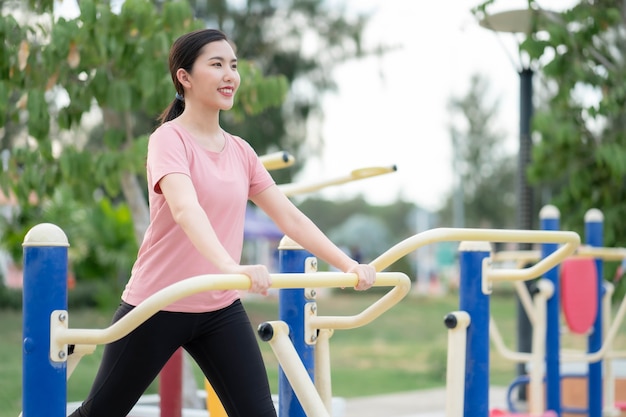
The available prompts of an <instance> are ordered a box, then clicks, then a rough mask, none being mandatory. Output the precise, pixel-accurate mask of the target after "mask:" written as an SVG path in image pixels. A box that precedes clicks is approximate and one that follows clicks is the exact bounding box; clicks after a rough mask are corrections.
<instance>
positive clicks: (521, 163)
mask: <svg viewBox="0 0 626 417" xmlns="http://www.w3.org/2000/svg"><path fill="white" fill-rule="evenodd" d="M519 77H520V120H519V151H518V164H517V188H516V191H517V228H518V229H520V230H533V229H534V227H533V218H534V215H533V214H532V213H533V206H534V201H533V200H534V198H533V191H532V188H531V187H530V186H529V185H528V180H527V178H526V169H527V168H528V164H529V163H530V156H531V150H532V138H531V119H532V114H533V70H532V69H530V68H524V69H523V70H522V71H520V73H519ZM518 249H519V250H529V249H531V245H530V244H528V243H520V244H519V245H518ZM524 284H525V285H526V289H527V290H528V289H529V288H530V285H531V284H532V281H525V282H524ZM517 350H518V351H519V352H530V351H531V350H532V325H531V324H530V320H528V316H527V315H526V311H525V310H524V306H523V305H522V303H521V301H520V300H519V298H517ZM525 374H526V370H525V369H524V364H523V363H520V364H518V365H517V375H518V376H519V375H525ZM518 399H520V400H522V401H525V400H526V386H525V385H524V386H521V387H520V389H519V391H518Z"/></svg>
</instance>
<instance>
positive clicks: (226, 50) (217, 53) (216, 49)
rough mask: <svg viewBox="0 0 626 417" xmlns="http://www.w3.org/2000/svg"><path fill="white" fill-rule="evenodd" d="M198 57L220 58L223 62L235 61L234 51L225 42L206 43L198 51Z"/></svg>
mask: <svg viewBox="0 0 626 417" xmlns="http://www.w3.org/2000/svg"><path fill="white" fill-rule="evenodd" d="M199 57H202V58H204V59H211V58H222V59H225V60H229V61H230V60H232V59H237V56H236V55H235V51H234V50H233V48H232V46H231V45H230V43H228V41H226V40H220V41H215V42H210V43H207V44H206V45H204V46H203V47H202V49H201V50H200V54H199Z"/></svg>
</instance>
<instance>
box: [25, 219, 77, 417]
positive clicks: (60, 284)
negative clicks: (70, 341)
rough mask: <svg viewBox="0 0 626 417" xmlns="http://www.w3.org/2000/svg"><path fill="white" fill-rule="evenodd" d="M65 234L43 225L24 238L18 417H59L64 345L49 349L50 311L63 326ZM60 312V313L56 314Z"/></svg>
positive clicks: (62, 397) (63, 407)
mask: <svg viewBox="0 0 626 417" xmlns="http://www.w3.org/2000/svg"><path fill="white" fill-rule="evenodd" d="M68 246H69V244H68V241H67V237H66V236H65V233H63V231H62V230H61V229H60V228H58V227H57V226H55V225H53V224H49V223H43V224H39V225H37V226H35V227H33V228H32V229H31V230H30V231H29V232H28V233H27V234H26V236H25V238H24V244H23V247H24V288H23V315H24V321H23V329H22V330H23V351H22V358H23V359H22V360H23V362H22V370H23V376H22V409H23V416H24V417H63V416H65V415H66V409H67V381H66V376H67V362H66V361H67V346H66V347H65V348H64V349H62V350H58V351H53V350H52V349H51V347H50V327H51V320H52V312H53V311H55V310H57V311H61V313H59V314H58V315H55V317H56V319H57V320H61V321H65V322H66V323H67V248H68ZM62 312H65V314H64V313H62Z"/></svg>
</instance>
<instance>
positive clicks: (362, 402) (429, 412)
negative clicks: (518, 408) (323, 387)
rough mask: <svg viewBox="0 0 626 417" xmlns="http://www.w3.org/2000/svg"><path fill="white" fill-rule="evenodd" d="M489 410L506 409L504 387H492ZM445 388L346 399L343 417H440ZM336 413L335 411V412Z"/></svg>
mask: <svg viewBox="0 0 626 417" xmlns="http://www.w3.org/2000/svg"><path fill="white" fill-rule="evenodd" d="M489 398H490V402H491V404H490V408H500V409H506V388H498V387H495V388H492V389H491V391H490V393H489ZM445 407H446V392H445V389H432V390H420V391H411V392H403V393H397V394H388V395H376V396H371V397H363V398H350V399H347V400H346V402H345V410H343V411H344V413H343V414H341V415H342V416H343V417H443V416H445ZM337 411H339V410H337Z"/></svg>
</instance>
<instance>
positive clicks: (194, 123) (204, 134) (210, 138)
mask: <svg viewBox="0 0 626 417" xmlns="http://www.w3.org/2000/svg"><path fill="white" fill-rule="evenodd" d="M176 120H177V122H178V123H179V124H181V125H182V126H183V127H184V128H185V129H186V130H187V131H188V132H189V133H190V134H191V136H192V137H193V138H194V140H195V141H196V142H198V143H199V144H200V145H201V146H202V147H203V148H205V149H208V150H210V151H214V152H220V151H221V150H222V149H223V148H224V143H225V140H226V139H225V136H224V132H223V131H222V128H221V127H220V123H219V112H215V113H210V112H208V114H207V113H205V114H203V115H202V117H198V116H197V115H195V114H193V112H192V111H189V110H187V109H185V111H184V112H183V114H181V115H180V116H179V117H178V118H177V119H176Z"/></svg>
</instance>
